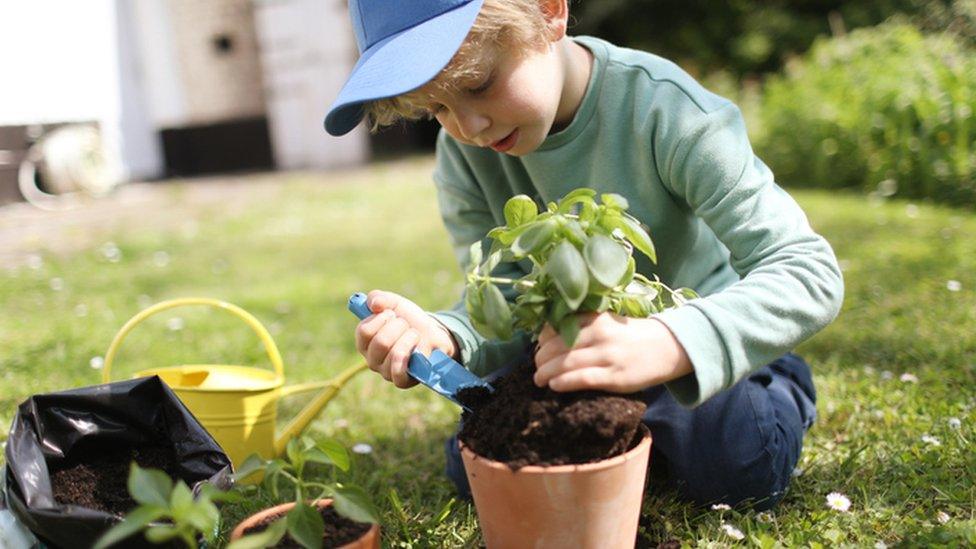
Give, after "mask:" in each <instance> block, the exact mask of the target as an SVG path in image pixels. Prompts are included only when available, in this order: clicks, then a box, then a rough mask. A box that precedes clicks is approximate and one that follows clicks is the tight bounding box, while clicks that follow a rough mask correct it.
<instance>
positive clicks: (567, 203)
mask: <svg viewBox="0 0 976 549" xmlns="http://www.w3.org/2000/svg"><path fill="white" fill-rule="evenodd" d="M595 196H596V191H594V190H593V189H588V188H586V187H581V188H579V189H576V190H573V191H570V192H569V193H568V194H566V196H564V197H562V199H560V200H559V207H558V208H557V210H556V211H558V212H559V213H570V212H571V211H572V210H573V206H574V205H575V204H579V203H585V202H594V200H593V197H595Z"/></svg>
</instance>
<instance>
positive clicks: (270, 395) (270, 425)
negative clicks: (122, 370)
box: [102, 297, 366, 466]
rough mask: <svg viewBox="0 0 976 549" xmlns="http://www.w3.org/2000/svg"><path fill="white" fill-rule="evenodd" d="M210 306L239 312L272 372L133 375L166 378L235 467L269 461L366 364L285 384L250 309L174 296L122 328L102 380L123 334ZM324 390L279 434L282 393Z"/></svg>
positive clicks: (197, 367)
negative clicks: (256, 459) (251, 460)
mask: <svg viewBox="0 0 976 549" xmlns="http://www.w3.org/2000/svg"><path fill="white" fill-rule="evenodd" d="M187 305H207V306H211V307H216V308H218V309H222V310H225V311H227V312H230V313H232V314H234V315H236V316H237V317H238V318H240V319H241V320H243V321H244V322H246V323H247V324H248V326H250V327H251V329H252V330H254V332H255V333H256V334H257V336H258V337H259V338H260V339H261V342H262V343H263V344H264V349H265V351H266V352H267V353H268V358H270V359H271V365H272V366H273V367H274V371H273V372H272V371H268V370H264V369H261V368H251V367H246V366H228V365H214V364H192V365H184V366H169V367H163V368H150V369H148V370H142V371H139V372H136V373H135V376H134V377H142V376H153V375H157V376H159V377H160V378H162V379H163V381H165V382H166V384H167V385H169V386H170V388H172V389H173V392H175V393H176V395H177V396H178V397H179V398H180V400H182V401H183V404H185V405H186V407H187V408H188V409H189V410H190V412H192V413H193V415H194V416H196V418H197V419H198V420H199V421H200V423H202V424H203V426H204V427H205V428H206V429H207V431H209V432H210V434H211V435H213V437H214V439H216V441H217V443H218V444H220V446H221V448H223V449H224V451H225V452H227V455H228V456H229V457H230V459H231V461H232V462H233V463H234V465H235V466H236V465H239V464H240V463H241V462H243V461H244V459H245V458H246V457H247V456H249V455H251V454H253V453H255V452H256V453H258V454H260V455H261V456H263V457H264V458H266V459H269V458H272V457H274V456H277V455H279V454H281V453H282V452H283V451H284V449H285V445H286V444H287V443H288V439H290V438H292V437H294V436H296V435H298V434H299V433H300V432H301V431H302V430H303V429H304V428H305V427H306V426H307V425H308V424H309V422H311V421H312V419H313V418H314V417H315V416H316V415H317V414H318V413H319V412H320V411H321V410H322V408H323V407H324V406H325V405H326V404H328V402H329V401H330V400H332V397H334V396H335V395H336V393H337V392H338V391H339V389H341V388H342V387H343V386H344V385H345V384H346V383H347V382H348V381H349V380H350V379H352V377H353V376H355V375H356V374H358V373H359V372H361V371H363V370H365V369H366V364H360V365H359V366H354V367H352V368H349V369H347V370H345V371H344V372H342V373H341V374H339V375H338V376H336V377H335V378H334V379H331V380H328V381H324V382H317V383H303V384H300V385H290V386H288V387H284V382H285V373H284V366H283V365H282V363H281V354H280V353H279V352H278V347H277V346H276V345H275V343H274V340H272V339H271V335H270V334H269V333H268V331H267V330H266V329H265V328H264V326H262V325H261V323H260V322H259V321H258V319H256V318H254V317H253V316H252V315H251V314H250V313H248V312H247V311H245V310H244V309H241V308H240V307H237V306H236V305H232V304H230V303H226V302H224V301H220V300H217V299H209V298H205V297H190V298H182V299H173V300H170V301H163V302H160V303H157V304H155V305H153V306H151V307H149V308H147V309H145V310H144V311H142V312H140V313H139V314H137V315H135V316H134V317H132V318H131V319H129V321H128V322H126V323H125V325H123V326H122V329H121V330H119V333H118V334H116V335H115V339H113V340H112V344H111V345H109V348H108V352H106V353H105V367H104V369H103V371H102V381H103V382H106V383H107V382H108V381H109V380H110V379H111V370H112V362H113V361H114V360H115V354H116V353H117V352H118V350H119V346H120V345H121V344H122V341H123V340H124V339H125V337H126V336H127V335H128V334H129V332H131V331H132V329H133V328H135V327H136V325H138V324H139V323H140V322H142V321H143V320H145V319H147V318H149V317H150V316H152V315H154V314H156V313H159V312H162V311H165V310H168V309H173V308H175V307H183V306H187ZM317 390H321V392H320V393H319V394H318V395H316V396H315V398H314V399H313V400H312V402H310V403H309V404H308V405H307V406H306V407H305V409H303V410H302V411H301V412H299V413H298V415H296V416H295V418H294V419H292V420H291V422H289V423H288V425H287V426H285V428H284V431H283V432H282V434H281V436H279V437H278V438H275V436H274V430H275V418H276V416H277V410H278V401H279V400H280V399H281V398H282V397H286V396H289V395H293V394H296V393H304V392H309V391H317Z"/></svg>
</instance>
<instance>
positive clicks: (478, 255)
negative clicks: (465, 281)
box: [468, 240, 484, 265]
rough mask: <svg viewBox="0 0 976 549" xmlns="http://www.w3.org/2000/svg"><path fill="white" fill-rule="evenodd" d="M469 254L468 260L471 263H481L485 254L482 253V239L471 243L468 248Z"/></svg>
mask: <svg viewBox="0 0 976 549" xmlns="http://www.w3.org/2000/svg"><path fill="white" fill-rule="evenodd" d="M468 256H469V257H468V260H469V261H470V262H471V265H479V264H481V259H482V258H483V257H484V256H483V255H482V252H481V241H480V240H479V241H478V242H475V243H474V244H472V245H471V247H470V248H468Z"/></svg>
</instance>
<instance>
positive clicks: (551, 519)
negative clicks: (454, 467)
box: [461, 425, 651, 549]
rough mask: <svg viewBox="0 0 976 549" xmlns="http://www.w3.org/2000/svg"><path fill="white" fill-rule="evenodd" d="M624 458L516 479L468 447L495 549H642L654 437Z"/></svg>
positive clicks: (536, 469) (525, 471)
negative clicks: (637, 545)
mask: <svg viewBox="0 0 976 549" xmlns="http://www.w3.org/2000/svg"><path fill="white" fill-rule="evenodd" d="M641 428H642V429H643V431H644V435H645V436H644V439H643V440H641V442H640V443H639V444H638V445H637V446H636V447H635V448H634V449H632V450H630V451H628V452H627V453H625V454H622V455H619V456H617V457H614V458H611V459H607V460H604V461H600V462H596V463H587V464H583V465H555V466H549V467H540V466H536V465H530V466H528V467H523V468H521V469H519V470H518V471H512V470H511V469H509V467H508V465H505V464H504V463H501V462H498V461H494V460H490V459H486V458H483V457H480V456H478V455H476V454H475V453H474V452H472V451H471V450H470V449H469V448H467V447H466V446H465V445H464V444H463V443H462V444H461V459H462V460H464V468H465V470H466V471H467V475H468V482H469V483H470V484H471V493H472V495H473V496H474V504H475V507H476V509H477V511H478V522H479V523H480V524H481V533H482V536H483V537H484V540H485V544H486V545H487V546H488V547H489V548H490V549H505V548H509V547H512V548H525V547H534V548H537V549H538V548H563V547H574V548H600V549H612V548H616V547H626V548H628V549H630V548H632V547H634V541H635V540H636V538H637V521H638V519H639V518H640V509H641V500H642V498H643V496H644V482H645V480H646V477H647V464H648V460H649V459H650V454H651V434H650V432H649V431H648V430H647V427H646V426H644V425H641Z"/></svg>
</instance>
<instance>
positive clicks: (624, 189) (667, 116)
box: [433, 37, 843, 405]
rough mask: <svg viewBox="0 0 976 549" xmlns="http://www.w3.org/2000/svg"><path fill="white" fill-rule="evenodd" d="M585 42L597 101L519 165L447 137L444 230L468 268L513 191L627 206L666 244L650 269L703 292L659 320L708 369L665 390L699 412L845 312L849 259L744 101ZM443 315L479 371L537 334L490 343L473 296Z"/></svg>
mask: <svg viewBox="0 0 976 549" xmlns="http://www.w3.org/2000/svg"><path fill="white" fill-rule="evenodd" d="M575 40H576V41H577V42H578V43H579V44H581V45H583V46H584V47H586V48H587V49H589V50H590V51H592V52H593V55H594V65H593V72H592V75H591V76H590V81H589V83H588V85H587V88H586V95H585V96H584V98H583V102H582V104H581V105H580V108H579V110H578V111H577V113H576V116H575V117H574V119H573V121H572V122H571V123H570V125H569V126H568V127H566V128H565V129H563V130H562V131H560V132H558V133H555V134H552V135H550V136H548V138H547V139H546V140H545V141H544V142H543V143H542V145H541V146H540V147H539V149H538V150H536V151H535V152H533V153H531V154H528V155H525V156H522V157H511V156H507V155H505V154H500V153H497V152H495V151H493V150H491V149H487V148H479V147H471V146H467V145H462V144H460V143H458V142H457V141H455V140H454V139H452V138H451V137H450V136H448V135H447V133H446V132H444V131H443V130H442V131H441V133H440V136H439V138H438V141H437V166H436V168H435V172H434V181H435V183H436V186H437V192H438V202H439V205H440V210H441V215H442V217H443V220H444V224H445V225H446V227H447V230H448V232H449V233H450V236H451V241H452V245H453V248H454V253H455V255H456V256H457V259H458V261H459V262H460V264H461V266H462V268H464V267H466V266H467V264H468V249H469V247H470V246H471V244H472V243H474V242H477V241H479V240H482V239H484V238H485V235H486V233H487V232H488V230H490V229H491V228H492V227H495V226H498V225H504V224H505V218H504V215H503V208H504V205H505V202H506V201H507V200H508V199H509V198H511V197H512V196H514V195H517V194H526V195H528V196H530V197H532V198H534V199H535V200H536V201H537V202H540V203H545V202H549V201H556V200H558V199H559V198H560V197H561V196H563V195H565V194H566V193H568V192H569V191H571V190H573V189H575V188H577V187H591V188H593V189H595V190H596V191H597V192H598V193H607V192H612V193H618V194H620V195H623V196H624V197H626V198H627V200H628V201H629V202H630V210H629V213H631V214H632V215H634V216H635V217H636V218H637V219H639V220H640V221H641V222H642V223H644V224H645V225H646V226H647V227H648V228H649V232H650V235H651V238H652V239H653V240H654V244H655V246H656V248H657V260H658V261H657V264H656V265H654V264H652V263H651V262H650V261H649V260H648V259H647V258H646V257H644V256H643V255H642V254H636V257H637V269H638V271H639V272H641V273H643V274H645V275H651V274H656V275H658V276H659V277H660V278H661V280H662V282H664V283H666V284H667V285H669V286H671V287H672V288H677V287H690V288H694V289H695V290H696V291H697V292H698V293H699V294H700V295H701V296H703V297H701V298H700V299H696V300H692V301H690V302H689V303H687V304H686V305H684V306H682V307H678V308H675V309H670V310H667V311H665V312H663V313H660V314H658V315H656V318H658V319H659V320H661V321H662V322H663V323H664V324H665V325H667V326H668V328H670V329H671V331H672V332H673V333H674V335H675V337H676V338H677V339H678V341H679V342H680V343H681V345H682V346H683V347H684V348H685V351H686V352H687V353H688V356H689V357H690V359H691V362H692V365H693V366H694V373H693V374H689V375H687V376H685V377H683V378H680V379H677V380H675V381H673V382H671V383H668V384H667V387H668V389H669V390H670V391H671V393H672V394H673V395H674V396H675V398H676V399H677V400H678V401H679V402H681V403H682V404H685V405H697V404H700V403H702V402H704V401H705V400H706V399H708V398H709V397H711V396H712V395H714V394H716V393H718V392H719V391H722V390H723V389H725V388H727V387H729V386H731V385H732V384H734V383H735V382H736V381H737V380H739V379H741V378H742V377H744V376H746V375H747V374H748V373H749V372H750V371H752V370H753V369H755V368H758V367H761V366H763V365H764V364H767V363H769V362H770V361H772V360H773V359H775V358H777V357H779V356H781V355H783V354H784V353H786V352H788V351H790V350H791V349H793V348H794V347H795V346H796V345H797V344H799V343H800V342H801V341H803V340H804V339H806V338H808V337H810V336H811V335H813V334H814V333H816V332H817V331H819V330H820V329H822V328H823V327H824V326H826V325H827V324H828V323H829V322H830V321H831V320H833V319H834V318H835V317H836V316H837V314H838V312H839V310H840V306H841V301H842V298H843V280H842V278H841V273H840V269H839V268H838V266H837V260H836V258H835V256H834V253H833V251H832V250H831V248H830V245H829V244H828V243H827V241H826V240H824V239H823V237H821V236H820V235H818V234H816V233H815V232H814V231H813V230H812V229H811V228H810V225H809V223H808V221H807V218H806V216H805V215H804V213H803V211H802V210H801V209H800V207H799V206H798V205H797V203H796V202H795V201H794V200H793V199H792V198H791V197H790V196H789V195H788V194H787V193H786V192H785V191H783V190H782V189H781V188H780V187H779V186H777V185H776V183H775V182H774V180H773V174H772V172H771V171H770V170H769V168H767V167H766V165H765V164H763V162H762V161H761V160H759V159H758V158H757V157H756V156H755V154H754V153H753V151H752V148H751V146H750V144H749V139H748V137H747V135H746V128H745V125H744V122H743V119H742V116H741V113H740V112H739V109H738V108H737V107H736V106H735V105H734V104H733V103H731V102H730V101H728V100H726V99H723V98H721V97H719V96H717V95H715V94H712V93H711V92H709V91H707V90H705V89H704V88H703V87H702V86H701V85H700V84H698V83H697V82H696V81H695V80H694V79H693V78H692V77H691V76H689V75H688V74H687V73H685V72H684V71H682V70H681V69H680V68H679V67H678V66H676V65H675V64H673V63H671V62H669V61H667V60H665V59H662V58H660V57H657V56H655V55H652V54H649V53H645V52H640V51H635V50H630V49H625V48H620V47H616V46H614V45H612V44H610V43H608V42H605V41H603V40H599V39H596V38H591V37H577V38H575ZM798 131H802V130H798ZM528 268H529V266H527V265H525V264H518V263H510V264H503V265H501V266H499V268H498V269H497V270H496V271H495V272H496V273H498V275H499V276H514V277H519V276H522V275H523V274H525V273H527V272H528V270H527V269H528ZM514 296H515V294H514V292H512V291H509V293H507V297H509V299H514ZM433 316H434V317H435V318H437V319H438V320H439V321H440V322H441V323H443V324H444V325H445V326H446V327H447V328H448V330H450V331H451V333H452V334H453V335H454V338H455V339H456V341H457V343H458V346H459V348H460V355H461V356H460V358H459V360H460V361H461V362H462V363H463V364H464V365H465V366H466V367H467V368H469V369H470V370H472V371H473V372H475V373H477V374H480V375H484V374H487V373H489V372H491V371H493V370H496V369H498V368H501V367H504V366H506V365H507V364H509V363H512V362H513V361H516V360H521V359H524V358H525V352H526V348H527V343H528V341H529V339H528V336H527V335H525V334H520V335H519V336H517V337H516V338H515V339H514V340H512V341H508V342H500V341H490V340H486V339H485V338H484V337H483V336H481V335H480V334H478V332H477V331H475V330H474V328H473V327H472V325H471V322H470V320H469V319H468V316H467V314H466V313H465V310H464V303H463V300H462V301H460V302H459V303H458V304H457V305H456V306H455V308H454V309H453V310H450V311H441V312H438V313H434V315H433Z"/></svg>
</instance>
